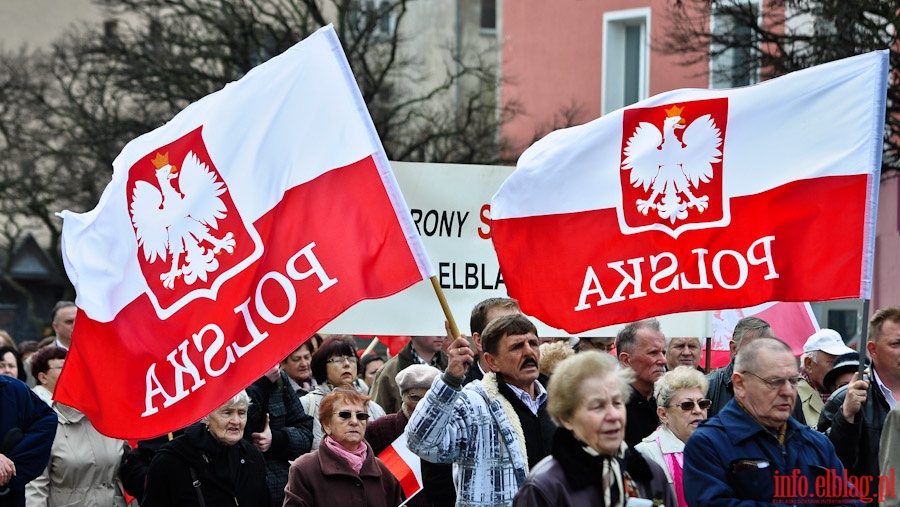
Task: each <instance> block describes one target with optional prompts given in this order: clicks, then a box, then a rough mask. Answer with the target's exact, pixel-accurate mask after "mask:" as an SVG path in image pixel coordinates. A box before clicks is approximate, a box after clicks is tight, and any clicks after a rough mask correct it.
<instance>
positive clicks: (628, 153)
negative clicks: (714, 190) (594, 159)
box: [622, 105, 722, 224]
mask: <svg viewBox="0 0 900 507" xmlns="http://www.w3.org/2000/svg"><path fill="white" fill-rule="evenodd" d="M683 111H684V108H683V107H678V106H677V105H673V106H672V107H671V108H669V109H666V110H665V112H666V118H665V120H664V121H663V127H662V131H660V129H659V128H658V127H657V126H656V125H654V124H652V123H649V122H640V123H639V124H638V126H637V127H636V128H635V130H634V132H633V133H632V135H631V137H630V138H629V139H628V142H627V144H626V146H625V149H624V155H625V159H624V160H623V161H622V170H623V171H626V170H628V171H631V172H630V174H629V181H630V182H631V184H632V185H633V186H634V187H635V188H637V187H643V190H644V192H647V191H649V190H652V193H651V194H650V196H649V198H647V199H637V200H636V202H635V205H636V207H637V211H639V212H640V213H641V214H643V215H645V216H646V215H647V214H648V213H649V212H650V210H656V213H657V214H658V215H659V217H660V218H662V219H663V220H668V221H669V223H671V224H675V222H676V221H677V220H685V219H687V217H688V214H689V211H690V210H691V209H692V208H693V209H695V210H697V212H698V213H703V211H704V210H706V208H707V207H708V206H709V196H708V195H698V194H699V193H700V192H699V188H698V187H699V185H700V184H701V183H707V182H709V181H710V180H711V179H712V177H713V166H712V164H714V163H716V162H719V161H721V160H722V158H721V157H722V151H721V149H720V147H721V146H722V133H721V131H720V130H719V128H718V127H717V126H716V123H715V120H714V119H713V118H712V116H711V115H709V114H706V115H703V116H700V117H698V118H696V119H695V120H694V121H692V122H691V123H690V125H687V126H685V123H686V122H685V120H684V118H682V116H681V114H682V112H683ZM678 131H682V132H681V136H680V138H679V136H677V135H676V133H677V132H678Z"/></svg>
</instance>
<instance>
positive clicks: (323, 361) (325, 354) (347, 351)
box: [300, 336, 384, 450]
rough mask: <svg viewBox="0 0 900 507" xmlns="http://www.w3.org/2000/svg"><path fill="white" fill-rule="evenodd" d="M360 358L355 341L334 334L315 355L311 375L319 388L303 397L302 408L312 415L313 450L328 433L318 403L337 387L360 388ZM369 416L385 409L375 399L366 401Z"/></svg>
mask: <svg viewBox="0 0 900 507" xmlns="http://www.w3.org/2000/svg"><path fill="white" fill-rule="evenodd" d="M358 367H359V359H358V357H357V356H356V344H354V343H353V342H352V341H351V340H350V339H346V338H343V337H335V336H333V337H331V338H328V339H327V340H325V341H324V342H323V343H322V345H321V346H319V348H318V349H316V352H315V353H314V354H313V356H312V365H311V368H312V374H313V378H315V379H316V383H317V385H316V388H315V389H314V390H313V391H312V392H310V393H309V394H307V395H305V396H303V397H301V398H300V403H301V404H302V405H303V411H304V412H306V414H307V415H309V416H310V417H312V418H313V444H312V448H313V450H315V449H318V448H319V444H320V443H321V442H322V437H324V436H325V433H324V432H323V430H322V425H321V424H320V423H319V418H318V417H316V413H317V412H318V409H319V403H321V401H322V398H324V397H325V396H326V395H327V394H328V393H330V392H332V391H334V390H335V389H351V390H354V391H359V388H358V387H357V385H356V380H357V371H358ZM366 411H367V412H368V414H369V417H371V418H372V419H377V418H379V417H381V416H383V415H384V409H383V408H381V406H380V405H378V404H377V403H375V402H374V401H368V402H367V403H366Z"/></svg>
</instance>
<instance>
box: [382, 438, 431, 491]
mask: <svg viewBox="0 0 900 507" xmlns="http://www.w3.org/2000/svg"><path fill="white" fill-rule="evenodd" d="M378 459H380V460H381V461H383V462H384V465H385V466H386V467H387V468H388V470H390V471H391V473H392V474H394V477H396V478H397V480H398V481H400V487H401V488H403V493H404V494H405V495H406V500H407V501H408V500H409V499H410V498H412V497H413V496H414V495H415V494H416V493H418V492H419V491H422V459H421V458H419V456H417V455H416V453H414V452H412V451H410V450H409V447H407V446H406V432H405V431H404V432H403V433H402V434H400V436H399V437H398V438H397V440H394V442H393V443H392V444H391V445H389V446H387V448H386V449H385V450H383V451H381V454H379V455H378ZM403 503H404V504H405V503H406V502H403Z"/></svg>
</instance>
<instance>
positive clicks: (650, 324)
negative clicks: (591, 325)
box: [616, 319, 660, 354]
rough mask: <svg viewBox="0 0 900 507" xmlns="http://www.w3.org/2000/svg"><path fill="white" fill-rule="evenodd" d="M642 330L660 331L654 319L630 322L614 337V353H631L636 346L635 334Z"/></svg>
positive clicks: (657, 322)
mask: <svg viewBox="0 0 900 507" xmlns="http://www.w3.org/2000/svg"><path fill="white" fill-rule="evenodd" d="M644 328H648V329H651V330H653V331H660V328H659V321H658V320H656V319H644V320H639V321H637V322H632V323H631V324H628V325H627V326H625V327H623V328H622V330H621V331H619V333H618V334H617V335H616V352H617V353H622V352H627V353H629V354H631V353H632V351H634V347H635V346H636V345H637V332H638V330H641V329H644Z"/></svg>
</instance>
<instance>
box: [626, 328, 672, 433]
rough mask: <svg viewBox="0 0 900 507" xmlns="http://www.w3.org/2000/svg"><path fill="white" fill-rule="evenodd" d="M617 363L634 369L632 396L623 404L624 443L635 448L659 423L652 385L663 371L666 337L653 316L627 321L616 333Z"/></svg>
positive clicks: (664, 366)
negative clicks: (624, 416) (624, 414)
mask: <svg viewBox="0 0 900 507" xmlns="http://www.w3.org/2000/svg"><path fill="white" fill-rule="evenodd" d="M616 350H617V351H618V353H619V362H620V363H622V365H623V366H626V367H628V368H631V369H632V370H634V373H635V379H634V382H632V383H631V397H630V398H629V399H628V403H626V404H625V410H626V418H625V420H626V421H628V422H627V424H626V425H625V443H627V444H628V446H629V447H634V446H635V445H637V444H639V443H640V442H641V440H643V439H644V437H646V436H647V435H649V434H651V433H653V431H654V430H655V429H656V428H657V426H659V416H658V415H656V398H654V396H653V384H654V383H655V382H656V380H657V379H659V377H662V375H663V373H665V372H666V336H665V335H664V334H663V333H662V331H660V329H659V321H658V320H656V319H646V320H639V321H637V322H632V323H631V324H628V325H627V326H625V327H624V328H622V330H621V331H619V334H618V335H616Z"/></svg>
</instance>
